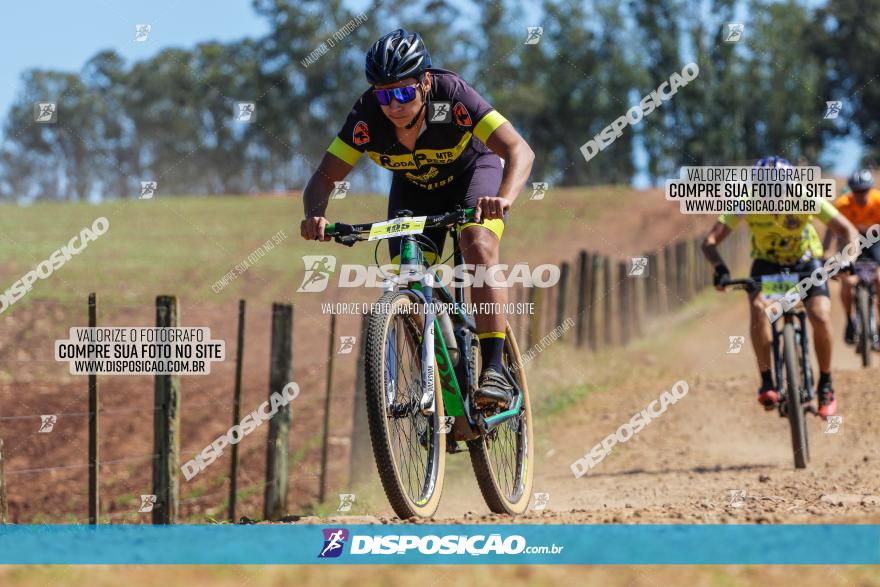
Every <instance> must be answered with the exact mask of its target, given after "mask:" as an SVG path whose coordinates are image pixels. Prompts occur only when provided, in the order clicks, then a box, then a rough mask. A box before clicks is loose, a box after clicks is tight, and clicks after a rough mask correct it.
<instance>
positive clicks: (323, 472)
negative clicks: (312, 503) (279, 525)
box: [318, 314, 336, 503]
mask: <svg viewBox="0 0 880 587" xmlns="http://www.w3.org/2000/svg"><path fill="white" fill-rule="evenodd" d="M335 345H336V314H330V343H329V349H328V350H327V353H328V356H327V393H326V394H325V395H324V434H323V435H322V437H321V487H320V489H319V491H318V503H324V498H325V497H326V496H327V451H328V441H329V440H330V394H331V393H332V391H333V357H334V356H335V353H334V351H335V350H336V346H335Z"/></svg>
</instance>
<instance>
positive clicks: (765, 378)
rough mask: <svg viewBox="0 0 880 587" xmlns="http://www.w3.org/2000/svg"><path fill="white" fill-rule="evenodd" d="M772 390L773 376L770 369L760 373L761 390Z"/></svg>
mask: <svg viewBox="0 0 880 587" xmlns="http://www.w3.org/2000/svg"><path fill="white" fill-rule="evenodd" d="M767 389H773V374H772V373H771V372H770V369H767V370H766V371H761V390H762V391H764V390H767Z"/></svg>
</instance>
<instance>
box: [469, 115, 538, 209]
mask: <svg viewBox="0 0 880 587" xmlns="http://www.w3.org/2000/svg"><path fill="white" fill-rule="evenodd" d="M486 146H487V147H489V148H490V149H492V151H493V152H494V153H495V154H497V155H498V156H499V157H501V158H502V159H504V174H503V175H502V177H501V187H500V188H499V189H498V196H497V197H498V198H499V199H501V200H504V201H505V202H506V204H507V205H506V206H505V205H503V203H502V202H486V203H484V204H483V205H481V206H480V205H478V207H477V221H478V222H479V221H480V220H481V219H482V218H502V217H503V212H504V209H507V208H509V207H510V205H511V204H513V202H514V200H516V197H517V196H518V195H519V192H520V190H522V188H523V186H524V185H525V183H526V180H527V179H528V178H529V174H530V173H531V172H532V162H534V160H535V153H534V152H533V151H532V148H531V147H529V144H528V143H527V142H526V141H525V139H524V138H522V136H520V134H519V133H518V132H516V129H515V128H513V125H512V124H510V123H509V122H505V123H504V124H502V125H501V126H499V127H498V128H497V129H495V132H493V133H492V134H491V135H489V139H488V140H487V142H486ZM487 195H488V194H487ZM484 207H485V208H486V209H485V210H484V209H483V208H484Z"/></svg>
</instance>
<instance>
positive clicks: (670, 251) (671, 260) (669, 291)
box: [663, 243, 680, 312]
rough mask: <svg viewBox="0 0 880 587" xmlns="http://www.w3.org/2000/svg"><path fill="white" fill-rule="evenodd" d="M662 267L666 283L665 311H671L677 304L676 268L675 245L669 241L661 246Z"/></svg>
mask: <svg viewBox="0 0 880 587" xmlns="http://www.w3.org/2000/svg"><path fill="white" fill-rule="evenodd" d="M663 269H664V274H665V275H664V278H665V285H666V311H667V312H672V311H673V310H675V308H677V307H678V306H679V303H680V301H679V298H678V289H677V284H678V270H677V267H676V265H675V245H674V244H672V243H670V244H667V245H666V246H665V247H663Z"/></svg>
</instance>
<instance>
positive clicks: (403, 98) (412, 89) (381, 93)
mask: <svg viewBox="0 0 880 587" xmlns="http://www.w3.org/2000/svg"><path fill="white" fill-rule="evenodd" d="M417 87H418V84H414V85H411V86H403V87H402V88H392V89H390V90H373V94H374V95H375V96H376V99H377V100H379V104H381V105H382V106H388V105H389V104H391V100H392V99H394V100H397V101H398V102H399V103H400V104H406V103H407V102H412V101H413V100H415V99H416V88H417Z"/></svg>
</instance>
